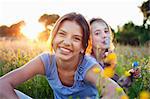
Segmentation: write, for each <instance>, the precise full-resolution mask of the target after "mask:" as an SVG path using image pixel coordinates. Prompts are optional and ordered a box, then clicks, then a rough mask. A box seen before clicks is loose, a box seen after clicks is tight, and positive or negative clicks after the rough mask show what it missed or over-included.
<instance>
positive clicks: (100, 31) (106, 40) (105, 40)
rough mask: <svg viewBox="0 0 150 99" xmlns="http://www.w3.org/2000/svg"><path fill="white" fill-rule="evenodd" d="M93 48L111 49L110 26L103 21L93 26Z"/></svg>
mask: <svg viewBox="0 0 150 99" xmlns="http://www.w3.org/2000/svg"><path fill="white" fill-rule="evenodd" d="M91 35H92V47H93V48H96V49H107V48H109V47H110V32H109V28H108V26H107V25H106V24H105V23H104V22H102V21H95V22H93V23H92V24H91Z"/></svg>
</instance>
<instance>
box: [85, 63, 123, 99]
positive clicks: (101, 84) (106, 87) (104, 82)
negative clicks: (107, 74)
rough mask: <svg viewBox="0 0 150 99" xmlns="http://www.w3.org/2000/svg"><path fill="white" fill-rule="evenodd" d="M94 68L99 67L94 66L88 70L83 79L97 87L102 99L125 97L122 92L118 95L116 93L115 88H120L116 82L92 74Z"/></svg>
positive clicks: (100, 75) (99, 74)
mask: <svg viewBox="0 0 150 99" xmlns="http://www.w3.org/2000/svg"><path fill="white" fill-rule="evenodd" d="M94 68H100V67H99V65H95V66H93V67H92V68H91V69H89V70H88V71H87V73H86V78H85V79H86V80H87V81H89V82H91V83H92V84H93V85H95V86H96V87H97V89H98V90H100V91H101V96H102V98H103V99H112V98H119V97H120V96H122V95H125V93H124V91H123V90H122V91H121V92H120V93H119V94H118V93H117V92H116V88H120V86H119V85H118V84H117V83H116V82H114V81H113V80H111V79H110V78H104V77H103V75H102V74H101V73H94V71H93V69H94ZM101 71H102V70H101Z"/></svg>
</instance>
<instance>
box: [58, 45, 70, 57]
mask: <svg viewBox="0 0 150 99" xmlns="http://www.w3.org/2000/svg"><path fill="white" fill-rule="evenodd" d="M59 49H60V52H61V53H62V54H65V55H67V54H70V53H71V52H72V50H70V49H69V48H65V47H60V48H59Z"/></svg>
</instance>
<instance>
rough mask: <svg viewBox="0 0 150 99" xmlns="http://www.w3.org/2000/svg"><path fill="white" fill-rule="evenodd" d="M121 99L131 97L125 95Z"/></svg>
mask: <svg viewBox="0 0 150 99" xmlns="http://www.w3.org/2000/svg"><path fill="white" fill-rule="evenodd" d="M120 99H129V97H128V96H127V95H123V96H121V98H120Z"/></svg>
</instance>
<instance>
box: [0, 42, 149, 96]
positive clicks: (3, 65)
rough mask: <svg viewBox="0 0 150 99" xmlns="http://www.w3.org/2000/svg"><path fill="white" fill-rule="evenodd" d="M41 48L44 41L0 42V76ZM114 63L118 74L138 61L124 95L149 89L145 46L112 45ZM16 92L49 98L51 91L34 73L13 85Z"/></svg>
mask: <svg viewBox="0 0 150 99" xmlns="http://www.w3.org/2000/svg"><path fill="white" fill-rule="evenodd" d="M43 51H48V47H47V44H46V43H42V42H33V41H8V40H1V41H0V76H2V75H4V74H6V73H7V72H9V71H12V70H13V69H15V68H18V67H20V66H22V65H24V64H25V63H27V62H28V61H29V60H30V59H32V58H33V57H35V56H37V55H39V54H40V53H42V52H43ZM116 53H117V57H118V63H117V68H116V72H117V74H119V76H122V75H123V74H124V72H125V71H126V70H129V69H131V68H132V63H133V62H134V61H138V63H139V67H140V68H141V75H142V76H141V77H140V78H138V79H134V80H133V83H132V86H131V87H130V88H129V90H127V94H128V96H129V97H130V98H131V99H133V98H137V99H138V98H139V94H140V92H141V91H143V90H146V91H149V92H150V51H149V47H143V46H141V47H132V46H122V45H117V46H116ZM17 89H19V90H20V91H22V92H24V93H25V94H27V95H29V96H31V97H33V98H35V99H47V98H49V99H51V98H53V92H52V90H51V88H50V86H49V85H48V82H47V80H46V79H45V77H44V76H40V75H37V76H36V77H34V78H32V79H30V80H28V81H27V82H25V83H23V84H21V85H20V86H18V87H17Z"/></svg>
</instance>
